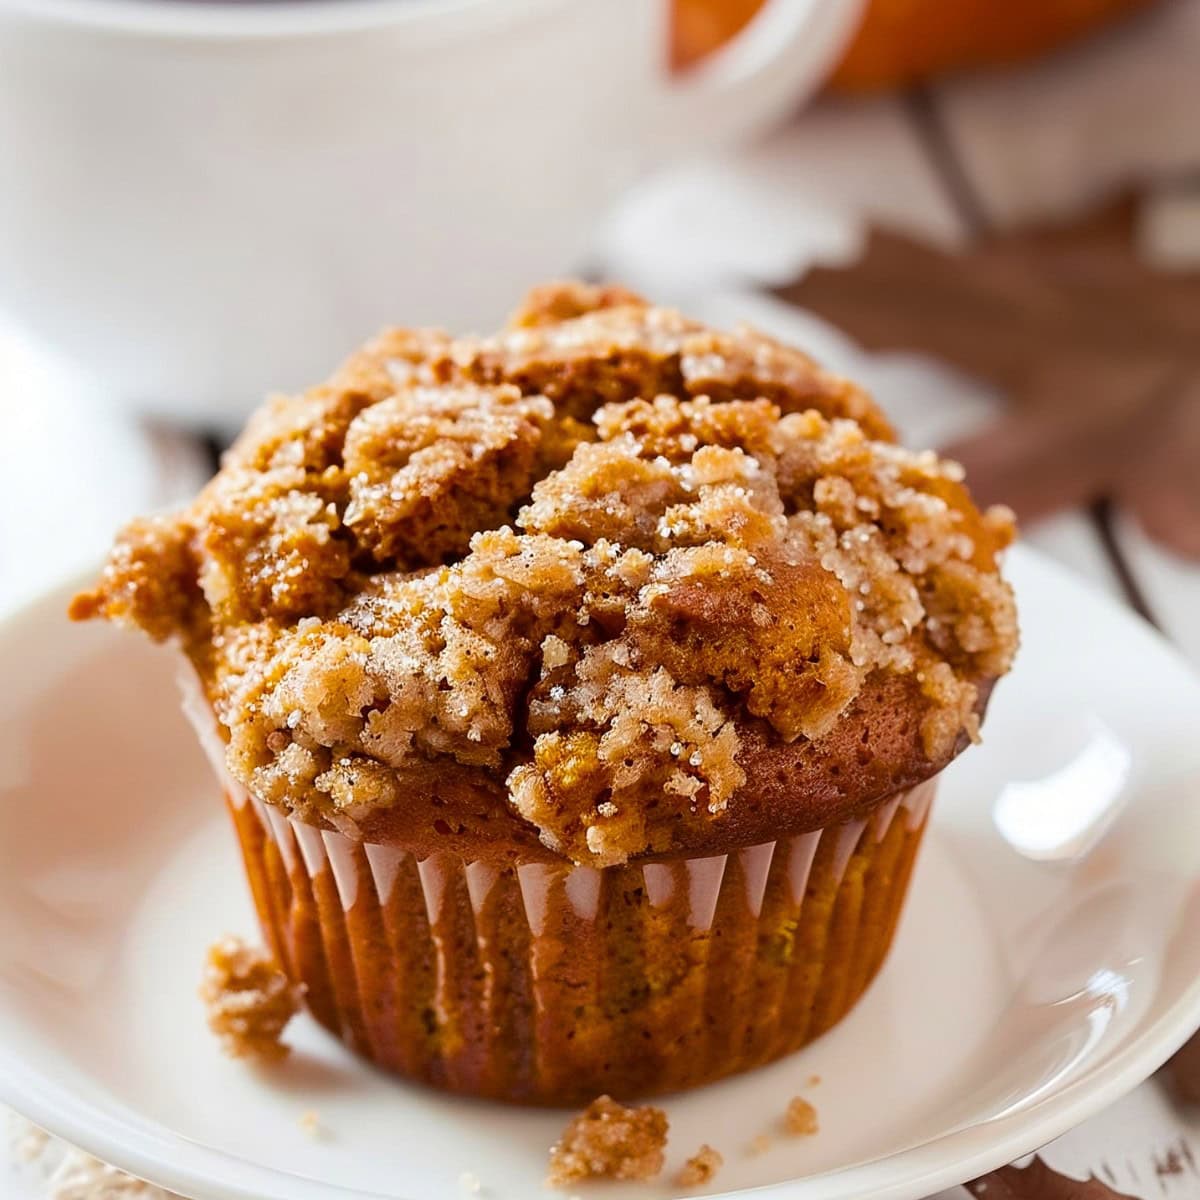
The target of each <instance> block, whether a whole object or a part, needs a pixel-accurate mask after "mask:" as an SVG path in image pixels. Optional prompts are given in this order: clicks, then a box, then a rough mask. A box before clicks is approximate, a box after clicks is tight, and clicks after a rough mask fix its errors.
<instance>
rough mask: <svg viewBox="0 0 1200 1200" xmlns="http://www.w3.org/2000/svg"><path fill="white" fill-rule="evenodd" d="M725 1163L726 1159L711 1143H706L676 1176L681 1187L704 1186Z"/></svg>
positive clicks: (676, 1180)
mask: <svg viewBox="0 0 1200 1200" xmlns="http://www.w3.org/2000/svg"><path fill="white" fill-rule="evenodd" d="M724 1165H725V1160H724V1159H723V1158H722V1157H721V1155H720V1154H719V1153H718V1152H717V1151H716V1150H714V1149H713V1148H712V1147H711V1146H710V1145H708V1144H707V1143H705V1145H703V1146H701V1147H700V1149H699V1150H697V1151H696V1153H695V1154H693V1155H692V1157H691V1158H689V1159H688V1160H687V1162H685V1163H684V1164H683V1166H682V1168H681V1169H680V1171H679V1174H678V1175H677V1176H676V1177H675V1182H676V1184H678V1186H679V1187H684V1188H694V1187H703V1186H704V1184H706V1183H709V1182H711V1181H712V1180H713V1179H714V1178H715V1177H716V1174H717V1172H718V1171H719V1170H720V1169H721V1168H722V1167H723V1166H724Z"/></svg>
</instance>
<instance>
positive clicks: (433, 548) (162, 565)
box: [73, 285, 1017, 864]
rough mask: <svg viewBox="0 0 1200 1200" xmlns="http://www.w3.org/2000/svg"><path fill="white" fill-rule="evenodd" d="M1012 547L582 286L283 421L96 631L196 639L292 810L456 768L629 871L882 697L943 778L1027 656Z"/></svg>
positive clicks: (924, 479)
mask: <svg viewBox="0 0 1200 1200" xmlns="http://www.w3.org/2000/svg"><path fill="white" fill-rule="evenodd" d="M1012 536H1013V525H1012V519H1011V515H1010V514H1009V513H1008V512H1007V511H1006V510H1002V509H992V510H989V511H988V512H986V513H983V514H981V513H980V512H979V511H978V510H977V509H976V508H975V506H974V505H973V504H972V502H971V500H970V497H969V495H968V493H967V491H966V489H965V487H964V486H963V483H962V479H961V471H960V469H959V468H958V467H957V466H956V464H954V463H952V462H945V461H941V460H939V459H938V458H937V457H936V456H935V455H934V454H932V453H921V454H917V453H912V452H910V451H907V450H904V449H901V448H900V447H899V446H897V445H896V444H895V443H894V441H893V440H892V434H891V430H890V428H889V426H888V424H887V422H886V420H885V419H884V417H883V416H882V414H881V413H880V411H879V410H878V408H877V407H876V406H875V405H874V403H873V402H872V401H871V400H870V398H869V397H867V396H866V395H865V393H863V392H862V391H860V390H859V389H858V388H856V387H855V386H854V385H853V384H850V383H848V382H847V381H845V380H842V379H839V378H837V377H835V376H833V375H830V374H829V373H827V372H825V371H823V370H821V369H820V368H819V367H817V366H816V365H815V364H814V363H813V362H812V361H811V360H809V359H808V358H807V357H805V356H804V355H803V354H801V353H800V352H799V351H796V350H793V349H791V348H789V347H786V346H783V345H781V344H779V343H777V342H775V341H772V340H771V339H769V338H766V337H764V336H762V335H760V334H757V333H754V332H752V331H749V330H740V331H738V332H736V333H731V334H726V333H717V332H714V331H712V330H709V329H706V328H704V327H703V326H701V325H698V324H697V323H695V322H693V321H689V320H687V319H686V318H684V317H682V316H680V315H679V314H678V313H675V312H673V311H669V310H664V309H657V308H652V307H649V306H647V305H645V304H644V303H642V302H641V301H639V300H637V299H636V298H635V297H632V296H630V295H629V294H628V293H625V292H622V291H621V290H620V289H614V288H587V287H583V286H579V285H557V286H552V287H547V288H543V289H539V290H538V291H536V292H535V293H533V294H532V295H531V297H530V298H529V300H528V301H527V302H526V305H525V306H524V307H523V308H522V309H521V310H520V312H519V313H518V314H517V315H516V316H515V317H514V319H513V322H512V323H511V325H510V326H509V328H508V329H506V330H505V331H503V332H501V333H499V334H497V335H496V336H494V337H491V338H486V339H460V340H452V339H451V338H449V337H448V336H446V335H444V334H441V333H438V332H435V331H419V330H418V331H411V330H397V331H392V332H389V333H386V334H384V335H383V336H381V337H380V338H378V339H377V340H376V341H375V342H373V343H371V344H370V345H368V346H367V347H366V348H365V349H364V350H362V351H360V352H359V353H358V354H357V355H356V356H354V357H353V358H352V359H351V360H350V361H349V362H348V363H347V364H346V365H345V366H343V367H342V369H341V370H340V371H339V372H337V373H336V374H335V375H334V376H333V378H332V379H331V380H330V381H329V382H328V383H327V384H325V385H323V386H321V387H318V388H316V389H314V390H312V391H310V392H308V393H305V394H304V395H301V396H296V397H283V398H277V399H275V400H272V401H271V402H270V403H269V404H268V405H267V406H266V407H265V408H264V409H263V410H261V411H260V412H259V413H258V414H257V415H256V417H255V418H253V419H252V420H251V422H250V424H249V426H248V428H247V429H246V431H245V433H244V434H243V435H242V437H241V438H240V439H239V440H238V442H237V443H236V444H235V445H234V446H233V448H232V449H231V450H230V451H229V453H228V454H227V455H226V458H225V461H224V465H223V467H222V470H221V471H220V473H219V474H218V475H217V476H216V477H215V478H214V479H213V481H212V482H211V483H210V484H209V485H208V486H207V487H206V488H205V489H204V491H203V492H202V493H201V495H200V496H199V497H198V499H197V500H196V501H195V502H194V503H193V504H192V505H191V506H190V507H189V508H188V509H187V510H185V511H184V512H182V513H179V514H177V515H175V516H173V517H168V518H160V519H156V520H150V521H141V522H135V523H134V524H132V525H130V526H129V527H128V528H127V529H126V530H125V531H124V532H123V533H122V534H121V535H120V537H119V538H118V541H117V544H116V547H115V548H114V550H113V553H112V556H111V558H110V561H109V564H108V567H107V568H106V570H105V573H104V576H103V578H102V579H101V581H100V583H99V585H98V586H97V587H96V589H95V590H94V591H92V592H89V593H86V594H84V595H82V596H80V597H78V598H77V600H76V601H75V604H74V608H73V613H74V615H75V616H77V617H88V616H105V617H108V618H110V619H113V620H117V621H120V622H124V623H127V624H132V625H136V626H139V627H141V628H142V629H144V630H145V631H146V632H147V633H149V634H150V635H151V636H152V637H155V638H158V639H165V638H168V637H177V638H179V639H180V640H181V641H182V643H183V645H184V647H185V649H186V650H187V652H188V653H189V655H190V656H191V658H192V660H193V662H194V663H195V664H196V666H197V668H198V670H199V672H200V674H201V677H202V678H203V680H204V681H205V684H206V687H207V689H208V692H209V695H210V697H211V698H212V700H213V703H214V707H215V709H216V712H217V715H218V718H219V720H220V722H221V724H222V726H223V728H224V732H225V734H226V735H227V737H228V761H229V766H230V769H231V771H232V773H233V775H234V776H235V777H236V778H237V779H238V780H239V781H241V783H243V784H244V785H245V786H246V787H248V788H249V789H250V790H251V791H252V792H253V793H255V794H256V795H258V796H259V797H261V798H262V799H264V800H266V801H268V802H272V803H276V804H280V805H284V806H286V807H288V808H289V809H292V810H294V811H297V812H298V813H300V814H302V815H305V814H316V815H320V816H322V817H325V818H327V819H329V820H332V821H333V822H334V823H335V824H337V823H339V822H341V823H346V822H355V821H359V820H361V819H363V818H364V817H365V816H367V815H369V814H371V813H375V812H377V811H378V810H380V809H381V808H388V807H390V806H395V805H400V804H403V803H404V797H405V782H406V779H407V778H410V777H413V776H414V773H416V774H419V773H420V772H422V771H423V772H425V774H424V775H422V776H421V777H422V778H424V777H427V775H428V769H429V766H430V764H431V763H432V764H437V763H439V762H445V763H447V764H450V765H452V766H453V767H454V768H455V769H456V770H458V769H462V768H469V769H472V770H478V771H480V772H482V773H484V774H486V776H487V778H488V779H489V780H490V781H492V782H493V783H502V784H503V785H504V787H505V789H506V792H507V796H508V804H509V806H510V808H511V810H512V811H513V812H514V813H515V814H518V815H519V816H520V818H522V819H524V820H525V821H527V822H529V823H530V824H531V825H532V826H533V827H534V828H535V829H536V830H537V832H538V835H539V836H540V838H541V839H542V841H543V842H544V843H545V845H546V846H548V847H550V848H551V849H553V850H555V851H557V852H559V853H561V854H563V855H566V856H568V857H570V858H572V859H573V860H575V861H577V862H589V863H594V864H608V863H618V862H623V861H625V860H626V859H628V858H629V857H631V856H635V855H637V854H640V853H643V852H646V851H647V850H652V849H658V848H662V847H663V846H664V845H666V844H667V842H668V840H669V833H670V830H671V829H672V828H674V827H677V826H678V823H679V822H680V821H693V822H694V821H698V820H704V821H711V822H714V823H717V822H721V821H723V820H726V819H727V818H728V816H729V814H731V813H733V812H735V811H736V809H737V806H738V803H739V796H740V795H744V794H745V793H746V791H747V778H746V771H745V769H744V767H743V765H742V763H741V761H740V760H739V751H740V750H741V749H742V748H743V746H744V744H745V743H746V739H747V737H750V736H751V735H752V736H753V739H754V742H755V745H762V744H764V743H766V742H770V741H771V740H772V739H773V740H774V741H775V742H776V743H777V744H779V745H789V746H804V745H812V746H813V747H814V751H817V750H820V748H821V746H822V739H824V738H827V737H828V736H829V735H830V734H831V732H832V731H833V730H835V728H836V726H837V724H838V722H839V719H840V718H842V717H843V716H844V715H845V714H846V713H847V712H848V711H849V710H851V709H852V707H853V706H854V705H855V703H856V701H858V700H859V698H860V697H863V696H865V695H866V694H867V693H868V692H869V691H870V689H871V688H873V687H875V686H876V685H878V684H879V683H881V681H884V680H886V679H895V678H903V679H904V680H906V681H907V682H908V683H909V684H910V685H911V691H912V696H913V702H914V703H915V704H917V705H918V706H919V709H920V718H919V722H918V723H917V726H916V728H917V730H918V732H917V734H916V735H915V736H916V737H917V738H918V739H919V743H920V744H919V745H916V746H914V750H913V753H914V754H920V755H924V756H925V757H926V758H927V759H928V761H929V762H930V763H931V764H934V765H933V767H931V769H936V766H937V765H940V764H941V763H942V762H944V761H946V760H947V759H948V758H949V757H950V756H951V755H952V754H953V753H954V750H955V747H956V746H957V745H958V744H960V743H961V741H962V740H963V739H964V737H974V736H976V731H977V724H978V712H979V708H980V703H981V700H980V697H981V690H980V689H981V686H984V685H986V684H988V683H990V681H991V680H993V679H994V678H996V677H997V676H999V675H1001V674H1003V673H1004V671H1006V670H1007V668H1008V665H1009V663H1010V661H1011V659H1012V655H1013V653H1014V650H1015V647H1016V643H1017V626H1016V617H1015V611H1014V607H1013V600H1012V595H1011V591H1010V589H1009V587H1008V585H1007V584H1006V583H1005V582H1004V581H1003V579H1002V578H1001V577H1000V575H999V573H998V567H997V554H998V553H999V551H1000V550H1002V549H1003V547H1004V546H1006V545H1007V544H1008V543H1009V541H1010V540H1011V539H1012Z"/></svg>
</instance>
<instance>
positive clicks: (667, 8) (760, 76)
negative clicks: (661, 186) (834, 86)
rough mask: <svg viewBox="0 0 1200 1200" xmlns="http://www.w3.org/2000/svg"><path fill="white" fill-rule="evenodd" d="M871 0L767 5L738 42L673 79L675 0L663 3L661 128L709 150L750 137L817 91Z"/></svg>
mask: <svg viewBox="0 0 1200 1200" xmlns="http://www.w3.org/2000/svg"><path fill="white" fill-rule="evenodd" d="M863 6H864V0H766V3H764V4H763V6H762V7H761V8H760V9H759V11H758V12H757V13H756V14H755V16H754V17H753V18H752V19H751V20H750V21H749V23H748V24H747V25H746V26H745V28H744V29H742V30H741V31H740V32H739V33H738V34H737V35H736V36H735V37H733V38H732V39H731V40H730V41H729V42H727V43H726V44H725V45H724V46H722V47H721V48H720V49H719V50H716V51H714V52H713V53H712V54H710V55H708V56H707V57H706V58H705V59H704V60H703V61H701V62H699V63H697V64H696V65H695V66H692V67H689V68H686V69H684V70H683V71H679V72H675V73H673V74H670V73H668V72H667V71H666V67H665V64H666V63H667V62H669V55H668V53H667V47H668V45H669V38H670V33H671V19H672V13H671V9H672V0H659V7H660V10H661V11H660V17H659V24H660V30H661V32H660V38H661V41H660V46H659V50H660V61H661V62H662V63H663V64H664V67H663V79H662V82H661V95H660V100H661V107H660V112H661V113H662V129H661V132H662V133H663V134H664V135H665V136H666V137H668V138H670V139H672V140H673V141H675V143H676V144H678V143H679V142H681V141H682V142H685V143H686V142H695V143H696V144H703V145H705V146H710V145H714V144H721V143H729V142H732V141H736V140H738V139H739V138H741V137H744V136H745V135H747V134H748V133H751V132H753V131H755V130H757V129H759V128H761V127H762V126H763V125H764V124H768V123H770V122H771V121H772V120H777V119H779V118H781V117H782V116H784V115H785V114H786V113H787V112H788V110H789V109H790V108H792V107H794V106H796V105H798V104H799V103H800V102H801V100H803V99H804V98H806V97H807V96H808V95H810V94H811V93H812V92H814V91H815V90H816V89H817V88H818V87H819V86H820V85H821V83H823V82H824V80H825V78H826V76H827V75H828V74H829V72H830V70H831V69H832V68H833V65H834V63H835V61H836V59H837V56H838V54H839V53H840V52H841V51H842V50H843V48H844V47H845V45H846V43H847V42H848V41H849V39H850V36H851V35H852V33H853V32H854V29H855V28H856V26H857V23H858V19H859V17H860V15H861V12H862V9H863Z"/></svg>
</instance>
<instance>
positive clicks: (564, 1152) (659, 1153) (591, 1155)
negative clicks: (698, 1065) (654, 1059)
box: [546, 1096, 667, 1187]
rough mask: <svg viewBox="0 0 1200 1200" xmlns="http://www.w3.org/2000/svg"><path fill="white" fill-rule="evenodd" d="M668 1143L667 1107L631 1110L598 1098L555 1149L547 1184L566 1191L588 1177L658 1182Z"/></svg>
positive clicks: (571, 1126) (551, 1157)
mask: <svg viewBox="0 0 1200 1200" xmlns="http://www.w3.org/2000/svg"><path fill="white" fill-rule="evenodd" d="M666 1144H667V1114H666V1113H664V1112H663V1111H662V1109H660V1108H653V1107H651V1106H650V1105H648V1104H647V1105H644V1106H642V1107H640V1108H626V1107H625V1106H624V1105H621V1104H618V1103H617V1102H616V1101H615V1100H613V1099H612V1098H611V1097H610V1096H598V1097H597V1098H596V1099H595V1100H593V1101H592V1102H591V1104H589V1105H588V1106H587V1108H585V1109H584V1110H583V1112H582V1113H580V1114H579V1116H577V1117H575V1118H574V1119H573V1120H572V1121H571V1123H570V1124H569V1125H568V1126H567V1127H566V1129H565V1130H564V1131H563V1135H562V1137H561V1138H560V1139H559V1140H558V1141H557V1142H556V1143H555V1144H554V1146H553V1147H552V1148H551V1150H550V1174H549V1176H548V1178H547V1180H546V1182H547V1183H549V1184H550V1185H551V1186H552V1187H564V1186H565V1185H566V1184H569V1183H578V1182H579V1181H580V1180H582V1179H626V1180H633V1179H653V1178H654V1177H655V1176H656V1175H658V1174H659V1173H660V1172H661V1171H662V1169H663V1158H664V1154H663V1149H664V1147H665V1146H666Z"/></svg>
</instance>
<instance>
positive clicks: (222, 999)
mask: <svg viewBox="0 0 1200 1200" xmlns="http://www.w3.org/2000/svg"><path fill="white" fill-rule="evenodd" d="M200 998H201V999H202V1000H203V1001H204V1005H205V1007H206V1008H207V1010H208V1026H209V1028H210V1029H211V1030H212V1031H213V1033H215V1034H216V1035H217V1037H219V1038H220V1039H221V1044H222V1046H223V1047H224V1050H225V1052H226V1054H228V1055H229V1056H230V1057H231V1058H257V1059H260V1060H263V1061H267V1062H270V1061H275V1060H278V1059H281V1058H283V1057H284V1056H285V1055H286V1054H287V1052H288V1047H287V1046H286V1045H285V1044H284V1043H283V1042H282V1041H281V1040H280V1039H281V1037H282V1035H283V1031H284V1029H285V1028H286V1026H287V1023H288V1022H289V1021H290V1020H291V1019H292V1017H293V1016H295V1014H296V1009H297V1008H298V1006H299V1004H298V996H297V992H296V988H295V987H293V985H292V984H291V982H290V981H289V980H288V978H287V976H286V975H285V974H284V973H283V972H282V971H281V970H280V969H279V966H278V964H277V963H276V962H275V960H274V958H272V957H271V955H270V954H269V953H268V952H267V951H266V950H262V949H259V948H257V947H254V946H251V945H249V944H248V943H247V942H245V941H243V940H242V939H241V938H238V937H233V936H232V935H227V936H225V937H223V938H221V939H220V941H217V942H214V943H213V944H212V945H211V946H210V947H209V949H208V957H207V959H206V961H205V967H204V978H203V981H202V982H201V984H200Z"/></svg>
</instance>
